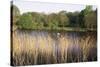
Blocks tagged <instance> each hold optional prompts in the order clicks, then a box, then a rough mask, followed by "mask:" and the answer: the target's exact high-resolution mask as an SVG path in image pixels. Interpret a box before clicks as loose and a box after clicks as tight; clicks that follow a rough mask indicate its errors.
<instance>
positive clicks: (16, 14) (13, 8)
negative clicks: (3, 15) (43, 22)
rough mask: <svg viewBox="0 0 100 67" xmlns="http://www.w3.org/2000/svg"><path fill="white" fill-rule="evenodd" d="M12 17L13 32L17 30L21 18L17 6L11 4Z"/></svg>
mask: <svg viewBox="0 0 100 67" xmlns="http://www.w3.org/2000/svg"><path fill="white" fill-rule="evenodd" d="M11 17H12V25H13V26H12V27H13V28H12V31H14V30H16V29H17V26H16V22H17V21H18V20H19V18H20V10H19V8H18V7H17V6H15V5H13V4H11Z"/></svg>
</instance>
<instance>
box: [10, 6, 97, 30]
mask: <svg viewBox="0 0 100 67" xmlns="http://www.w3.org/2000/svg"><path fill="white" fill-rule="evenodd" d="M11 13H12V18H13V19H12V22H13V29H14V28H19V29H50V30H51V29H55V30H57V29H67V28H87V29H96V28H97V9H96V10H93V9H92V6H90V5H88V6H86V8H85V9H83V10H82V11H80V12H78V11H76V12H67V11H64V10H62V11H60V12H58V13H50V14H45V13H39V12H27V13H23V14H22V15H21V14H20V10H19V9H18V7H17V6H15V5H11Z"/></svg>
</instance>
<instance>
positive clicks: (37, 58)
mask: <svg viewBox="0 0 100 67" xmlns="http://www.w3.org/2000/svg"><path fill="white" fill-rule="evenodd" d="M75 36H76V35H72V37H71V36H69V34H67V33H65V34H61V35H60V36H58V35H56V36H55V38H56V39H54V38H53V37H52V36H51V35H49V33H47V35H44V34H43V33H41V32H40V35H38V34H36V35H35V36H32V35H30V34H28V33H27V32H23V33H21V34H20V35H19V34H18V32H17V31H15V32H13V44H12V45H13V52H12V54H13V56H12V58H13V60H12V61H11V63H12V64H13V65H14V66H18V65H36V64H55V63H67V62H83V61H95V60H97V51H96V49H97V46H96V35H95V34H93V33H92V34H91V33H90V34H86V35H84V36H81V37H75ZM93 51H94V52H93Z"/></svg>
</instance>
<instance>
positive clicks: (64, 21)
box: [58, 11, 69, 27]
mask: <svg viewBox="0 0 100 67" xmlns="http://www.w3.org/2000/svg"><path fill="white" fill-rule="evenodd" d="M58 16H59V18H58V20H59V25H60V26H62V27H65V26H68V25H69V18H68V17H67V15H66V11H60V12H59V13H58Z"/></svg>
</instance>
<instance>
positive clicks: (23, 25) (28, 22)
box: [16, 13, 35, 29]
mask: <svg viewBox="0 0 100 67" xmlns="http://www.w3.org/2000/svg"><path fill="white" fill-rule="evenodd" d="M16 25H17V26H18V28H20V29H32V28H33V27H34V26H35V25H33V22H32V15H31V14H30V13H24V14H23V15H22V16H21V17H20V19H19V20H18V21H17V23H16Z"/></svg>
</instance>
